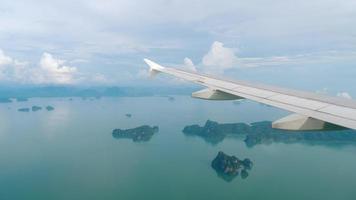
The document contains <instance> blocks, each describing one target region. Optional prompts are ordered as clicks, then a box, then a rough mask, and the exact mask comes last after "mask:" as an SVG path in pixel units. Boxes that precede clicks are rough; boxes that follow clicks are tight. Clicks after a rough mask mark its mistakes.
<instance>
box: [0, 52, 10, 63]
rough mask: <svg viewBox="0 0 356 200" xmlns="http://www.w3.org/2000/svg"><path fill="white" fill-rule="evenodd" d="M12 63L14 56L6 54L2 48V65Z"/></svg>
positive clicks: (0, 57) (0, 61) (0, 53)
mask: <svg viewBox="0 0 356 200" xmlns="http://www.w3.org/2000/svg"><path fill="white" fill-rule="evenodd" d="M11 63H12V58H11V57H9V56H7V55H5V54H4V52H3V51H2V50H1V49H0V67H1V66H4V65H8V64H11Z"/></svg>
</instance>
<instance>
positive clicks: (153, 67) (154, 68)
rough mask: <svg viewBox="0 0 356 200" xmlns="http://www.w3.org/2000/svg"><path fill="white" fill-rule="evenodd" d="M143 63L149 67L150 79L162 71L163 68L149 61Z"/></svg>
mask: <svg viewBox="0 0 356 200" xmlns="http://www.w3.org/2000/svg"><path fill="white" fill-rule="evenodd" d="M143 60H144V61H145V63H146V64H147V65H148V66H150V71H149V73H150V77H155V76H156V75H157V74H158V73H160V72H161V71H162V70H164V67H162V66H161V65H159V64H157V63H155V62H153V61H151V60H149V59H146V58H145V59H143Z"/></svg>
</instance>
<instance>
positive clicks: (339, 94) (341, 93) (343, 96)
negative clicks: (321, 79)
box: [337, 92, 352, 99]
mask: <svg viewBox="0 0 356 200" xmlns="http://www.w3.org/2000/svg"><path fill="white" fill-rule="evenodd" d="M337 96H338V97H342V98H345V99H352V97H351V95H350V94H349V93H347V92H339V93H337Z"/></svg>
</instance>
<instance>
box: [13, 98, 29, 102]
mask: <svg viewBox="0 0 356 200" xmlns="http://www.w3.org/2000/svg"><path fill="white" fill-rule="evenodd" d="M16 101H17V102H24V101H28V98H26V97H16Z"/></svg>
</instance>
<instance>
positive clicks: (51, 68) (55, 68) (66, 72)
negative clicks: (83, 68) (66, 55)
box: [38, 52, 77, 84]
mask: <svg viewBox="0 0 356 200" xmlns="http://www.w3.org/2000/svg"><path fill="white" fill-rule="evenodd" d="M65 63H66V61H65V60H61V59H58V58H54V57H53V55H52V54H50V53H46V52H45V53H43V55H42V57H41V60H40V72H42V73H41V75H40V76H39V78H40V80H38V81H39V82H41V83H59V84H70V83H73V82H74V81H75V79H74V76H75V74H76V73H77V68H76V67H71V66H67V65H65Z"/></svg>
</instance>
